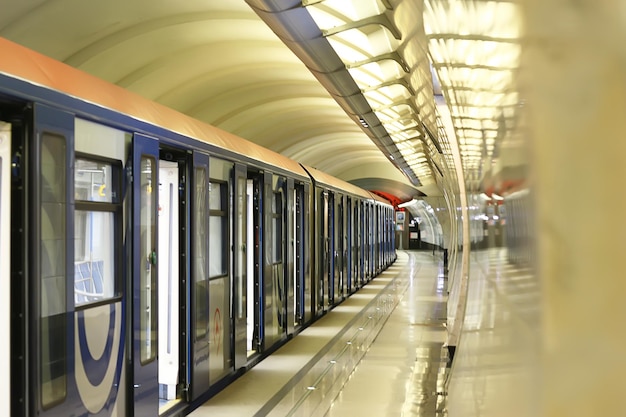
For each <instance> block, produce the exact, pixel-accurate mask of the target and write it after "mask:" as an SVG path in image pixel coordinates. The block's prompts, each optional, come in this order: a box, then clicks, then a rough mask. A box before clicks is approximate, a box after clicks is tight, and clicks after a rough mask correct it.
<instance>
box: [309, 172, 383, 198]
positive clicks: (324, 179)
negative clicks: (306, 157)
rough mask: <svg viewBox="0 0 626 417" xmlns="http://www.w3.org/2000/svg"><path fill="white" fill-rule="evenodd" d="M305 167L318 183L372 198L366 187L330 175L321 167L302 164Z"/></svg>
mask: <svg viewBox="0 0 626 417" xmlns="http://www.w3.org/2000/svg"><path fill="white" fill-rule="evenodd" d="M302 166H303V167H304V169H306V171H307V172H308V173H309V174H310V175H311V178H313V179H314V180H315V181H316V182H317V183H319V184H322V185H325V186H327V187H330V188H335V189H337V190H340V191H345V192H347V193H350V194H354V195H357V196H359V197H363V198H367V199H372V195H371V194H370V193H369V192H367V191H365V190H364V189H362V188H360V187H357V186H356V185H354V184H350V183H349V182H347V181H343V180H340V179H339V178H335V177H333V176H332V175H329V174H327V173H325V172H322V171H320V170H319V169H316V168H313V167H310V166H307V165H302Z"/></svg>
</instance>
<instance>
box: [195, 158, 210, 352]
mask: <svg viewBox="0 0 626 417" xmlns="http://www.w3.org/2000/svg"><path fill="white" fill-rule="evenodd" d="M195 172H196V175H195V178H196V201H195V203H196V204H195V210H194V213H193V216H194V219H193V220H194V221H193V224H194V225H195V227H194V230H193V233H194V234H195V239H194V251H193V257H194V258H193V276H194V282H195V287H196V288H195V291H194V293H195V297H196V298H195V300H196V305H195V309H194V311H195V316H196V319H195V341H198V340H201V339H204V338H205V337H206V335H207V334H208V332H209V282H208V279H209V276H208V271H207V256H208V252H209V251H208V248H207V246H208V245H207V238H208V230H207V226H208V222H207V216H208V213H207V207H206V204H205V203H206V187H207V184H206V168H196V170H195Z"/></svg>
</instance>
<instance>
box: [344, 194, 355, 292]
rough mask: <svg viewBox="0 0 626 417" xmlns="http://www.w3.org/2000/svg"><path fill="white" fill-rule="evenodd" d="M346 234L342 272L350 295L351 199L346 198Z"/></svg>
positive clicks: (351, 258) (351, 259)
mask: <svg viewBox="0 0 626 417" xmlns="http://www.w3.org/2000/svg"><path fill="white" fill-rule="evenodd" d="M345 212H346V232H345V252H346V259H345V265H344V271H345V274H346V294H352V291H353V289H352V261H353V256H352V198H351V197H346V208H345Z"/></svg>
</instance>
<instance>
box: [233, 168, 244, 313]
mask: <svg viewBox="0 0 626 417" xmlns="http://www.w3.org/2000/svg"><path fill="white" fill-rule="evenodd" d="M246 182H247V179H246V178H245V177H242V176H239V177H237V240H236V242H237V245H238V246H239V247H238V248H236V251H237V254H236V258H235V262H237V265H236V268H235V270H236V271H237V277H236V280H237V288H238V290H237V293H238V297H237V304H236V311H235V314H236V316H237V318H238V319H242V318H244V314H245V308H244V305H245V304H244V303H245V302H246V291H247V289H246V275H247V274H246V266H247V264H246V250H247V247H246V238H247V236H246V189H247V184H246Z"/></svg>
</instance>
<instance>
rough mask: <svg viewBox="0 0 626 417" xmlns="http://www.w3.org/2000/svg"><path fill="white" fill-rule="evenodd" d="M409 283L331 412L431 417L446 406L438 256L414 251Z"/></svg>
mask: <svg viewBox="0 0 626 417" xmlns="http://www.w3.org/2000/svg"><path fill="white" fill-rule="evenodd" d="M410 256H411V262H412V268H411V276H410V281H409V286H408V288H407V290H406V293H405V294H404V295H403V297H402V299H401V301H400V303H399V304H398V306H397V307H396V309H395V311H394V312H393V313H392V314H391V315H390V317H389V319H388V320H387V323H386V324H385V326H384V327H383V329H382V330H381V332H380V334H379V335H378V337H377V338H376V341H375V342H374V343H373V344H372V346H371V347H370V349H369V351H368V352H367V353H366V354H365V356H364V357H363V359H362V360H361V362H360V363H359V364H358V366H357V368H356V369H355V370H354V373H353V374H352V375H351V377H350V379H349V381H348V382H347V383H346V384H345V386H344V387H343V389H342V390H341V392H340V393H339V395H338V397H337V398H336V400H335V401H334V402H333V404H332V406H331V409H330V410H329V411H328V413H327V414H326V416H327V417H343V416H346V417H347V416H355V415H364V416H365V415H367V416H379V417H384V416H429V417H434V416H437V415H439V414H438V412H439V411H441V410H442V409H443V406H442V400H443V396H441V395H438V393H440V390H441V389H442V384H443V375H442V372H443V371H445V364H446V360H447V355H446V354H445V353H443V354H442V346H443V344H444V342H445V339H446V328H445V325H444V323H445V320H446V302H447V295H446V294H447V293H446V286H445V284H446V282H445V277H444V275H443V272H442V269H441V263H440V261H439V259H438V258H436V257H433V256H432V254H431V253H426V252H412V253H410Z"/></svg>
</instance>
